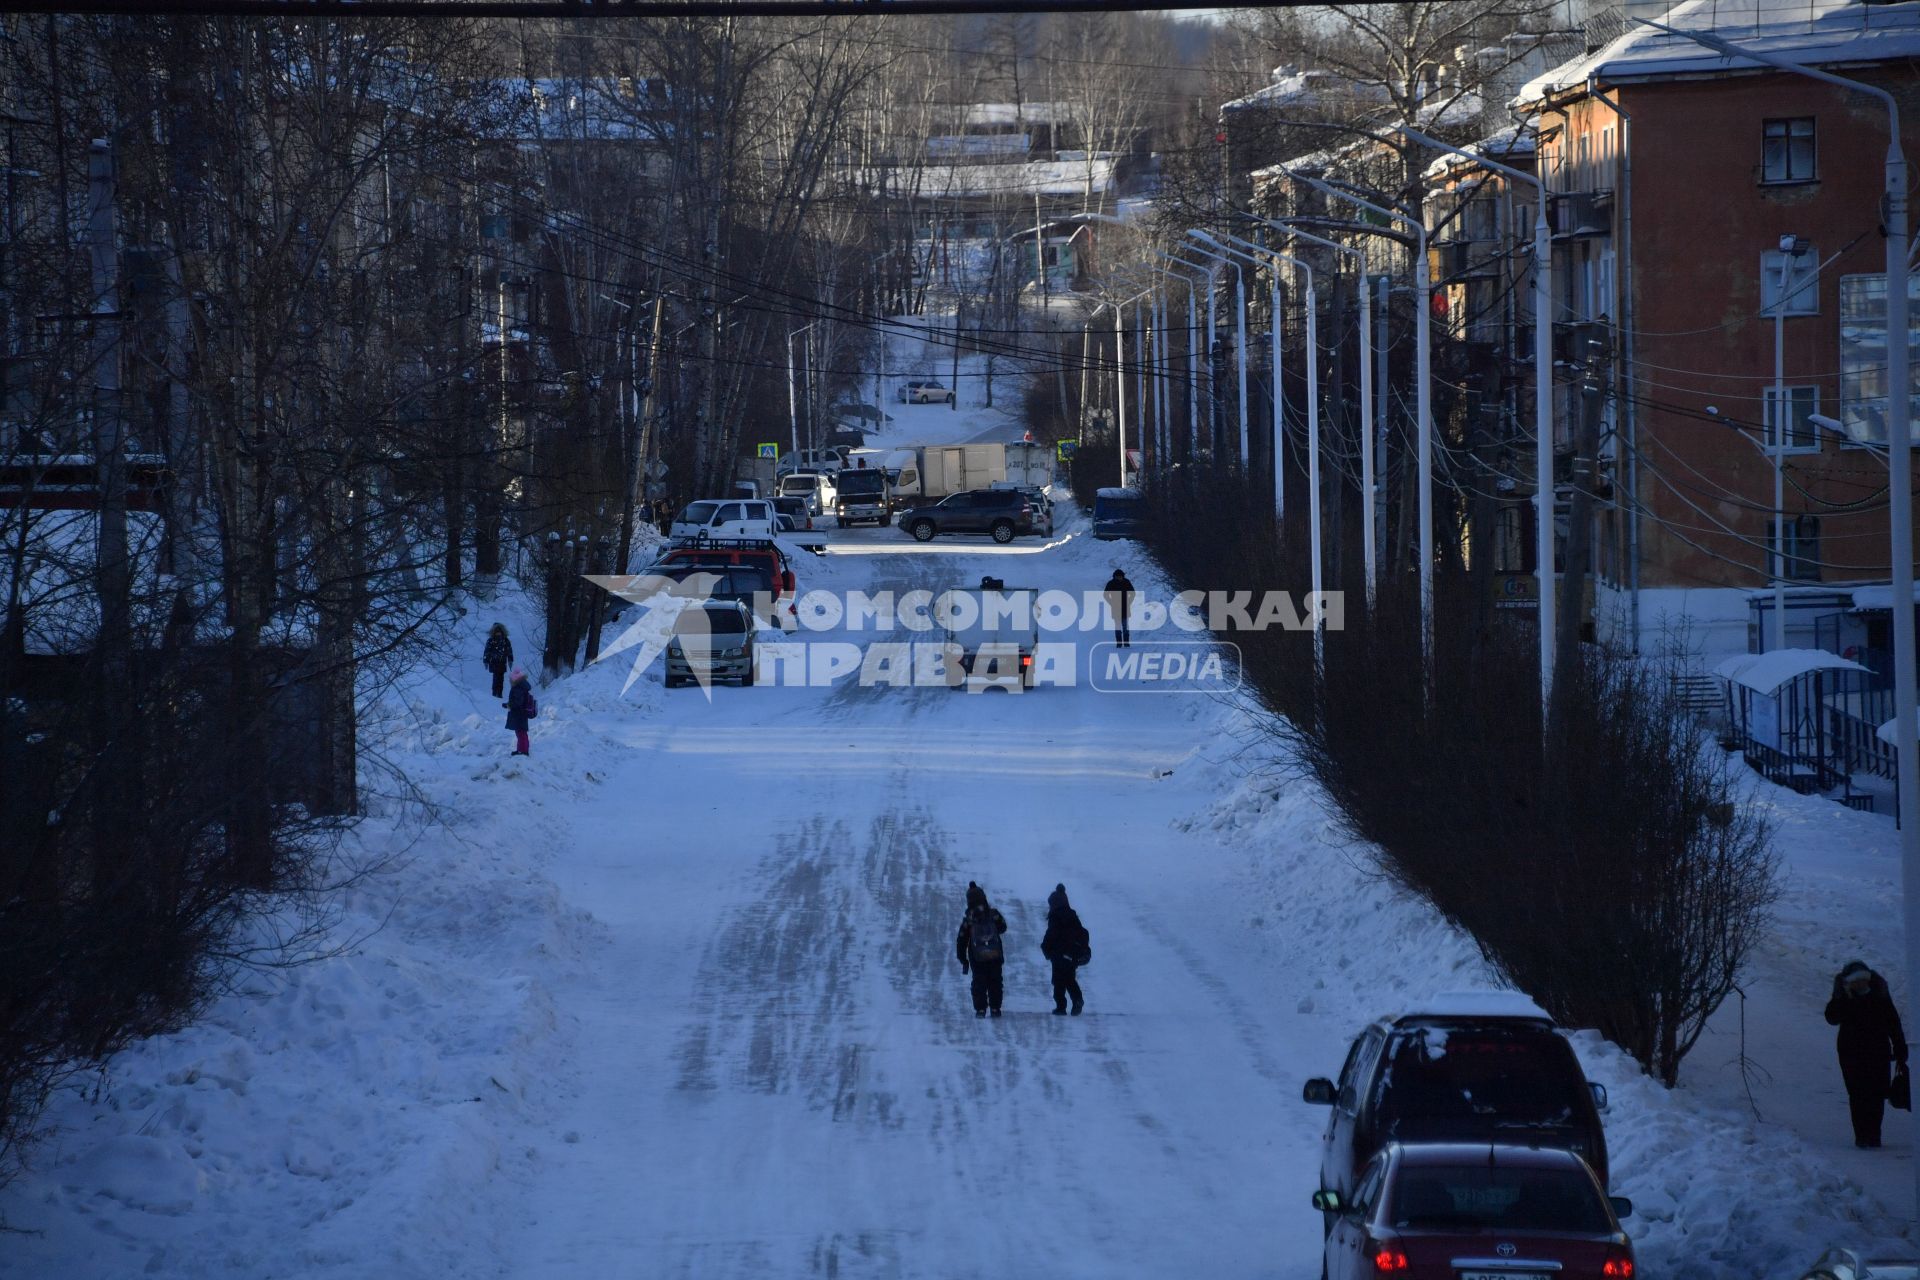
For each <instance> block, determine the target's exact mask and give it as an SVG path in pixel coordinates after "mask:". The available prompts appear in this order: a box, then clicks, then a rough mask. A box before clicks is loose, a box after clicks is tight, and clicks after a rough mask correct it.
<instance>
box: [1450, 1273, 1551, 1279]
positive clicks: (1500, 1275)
mask: <svg viewBox="0 0 1920 1280" xmlns="http://www.w3.org/2000/svg"><path fill="white" fill-rule="evenodd" d="M1459 1280H1553V1277H1552V1276H1551V1275H1549V1274H1548V1273H1547V1272H1545V1271H1462V1272H1460V1273H1459Z"/></svg>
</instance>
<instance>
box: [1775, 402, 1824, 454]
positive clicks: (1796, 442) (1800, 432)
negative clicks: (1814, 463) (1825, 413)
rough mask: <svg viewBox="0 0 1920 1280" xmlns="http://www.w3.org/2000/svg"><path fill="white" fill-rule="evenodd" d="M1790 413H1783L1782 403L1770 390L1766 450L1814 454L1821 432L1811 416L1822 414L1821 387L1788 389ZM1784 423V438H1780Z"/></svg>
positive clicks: (1818, 445)
mask: <svg viewBox="0 0 1920 1280" xmlns="http://www.w3.org/2000/svg"><path fill="white" fill-rule="evenodd" d="M1783 389H1784V390H1785V392H1786V403H1787V411H1786V413H1785V414H1784V415H1783V414H1782V413H1781V412H1780V400H1779V398H1778V397H1776V396H1775V395H1774V389H1773V388H1772V387H1768V388H1767V394H1766V420H1767V447H1768V448H1769V449H1784V450H1785V451H1786V452H1788V453H1812V452H1817V451H1818V450H1819V448H1820V432H1819V430H1818V428H1816V427H1815V426H1814V425H1813V422H1812V415H1813V414H1816V413H1818V412H1820V388H1819V387H1786V388H1783ZM1783 423H1784V425H1785V428H1786V432H1785V438H1784V439H1782V438H1781V426H1782V424H1783Z"/></svg>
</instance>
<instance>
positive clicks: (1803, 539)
mask: <svg viewBox="0 0 1920 1280" xmlns="http://www.w3.org/2000/svg"><path fill="white" fill-rule="evenodd" d="M1767 526H1768V528H1767V559H1768V563H1769V564H1773V563H1776V562H1777V563H1778V564H1779V566H1780V576H1781V577H1782V578H1785V579H1787V580H1788V581H1790V582H1818V581H1820V517H1819V516H1788V517H1787V518H1786V519H1785V520H1783V521H1780V522H1778V523H1776V522H1775V521H1774V520H1773V519H1771V518H1769V519H1768V521H1767ZM1782 535H1784V536H1782Z"/></svg>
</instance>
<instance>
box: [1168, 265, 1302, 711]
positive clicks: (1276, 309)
mask: <svg viewBox="0 0 1920 1280" xmlns="http://www.w3.org/2000/svg"><path fill="white" fill-rule="evenodd" d="M1187 234H1189V235H1191V236H1194V237H1195V238H1197V239H1199V240H1201V241H1203V242H1205V243H1207V244H1210V245H1213V246H1215V247H1216V248H1219V249H1222V250H1225V249H1226V248H1227V246H1226V245H1224V244H1221V243H1220V241H1219V240H1216V239H1214V238H1213V237H1212V236H1210V235H1208V234H1207V233H1205V232H1204V231H1190V232H1188V233H1187ZM1222 235H1223V236H1224V238H1225V239H1226V240H1227V241H1229V242H1230V243H1232V244H1233V245H1234V246H1236V247H1237V248H1238V250H1239V251H1240V252H1242V253H1245V254H1250V255H1251V254H1264V255H1266V257H1267V258H1269V259H1270V260H1271V261H1272V262H1273V264H1274V273H1273V276H1274V283H1273V298H1274V314H1273V325H1274V329H1275V331H1276V332H1277V331H1278V330H1279V327H1280V270H1279V264H1280V263H1282V262H1291V263H1292V264H1293V265H1294V266H1296V267H1298V268H1300V270H1302V271H1304V272H1305V273H1306V276H1307V306H1306V311H1307V558H1308V560H1309V561H1310V564H1311V568H1310V570H1309V590H1311V591H1312V592H1313V671H1314V675H1315V676H1316V677H1318V676H1319V675H1320V674H1321V673H1322V671H1323V670H1324V668H1325V664H1326V636H1327V631H1326V625H1325V622H1324V620H1323V619H1324V617H1325V608H1324V605H1323V603H1322V602H1323V600H1324V596H1323V594H1322V586H1323V584H1322V581H1321V568H1320V566H1321V559H1322V557H1321V555H1320V505H1321V504H1320V328H1319V320H1318V315H1319V310H1320V308H1319V305H1318V299H1317V298H1316V297H1315V296H1314V287H1313V266H1312V264H1310V263H1308V262H1306V261H1304V260H1302V259H1300V258H1296V257H1294V256H1293V255H1292V254H1287V253H1281V252H1280V251H1279V250H1277V249H1272V248H1269V247H1268V246H1266V245H1263V244H1254V243H1253V242H1252V241H1250V240H1242V239H1241V238H1240V237H1239V236H1230V235H1226V234H1225V233H1224V232H1223V233H1222ZM1274 390H1275V394H1276V396H1277V395H1278V392H1279V388H1278V385H1277V384H1276V386H1275V388H1274Z"/></svg>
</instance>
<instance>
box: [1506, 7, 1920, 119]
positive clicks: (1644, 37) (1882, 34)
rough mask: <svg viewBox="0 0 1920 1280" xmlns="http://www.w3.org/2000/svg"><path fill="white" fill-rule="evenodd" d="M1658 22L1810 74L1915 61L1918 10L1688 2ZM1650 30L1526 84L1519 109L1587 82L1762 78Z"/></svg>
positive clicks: (1750, 67)
mask: <svg viewBox="0 0 1920 1280" xmlns="http://www.w3.org/2000/svg"><path fill="white" fill-rule="evenodd" d="M1661 21H1663V22H1664V23H1665V24H1666V25H1667V26H1670V27H1674V28H1676V29H1678V30H1682V31H1700V32H1704V33H1710V34H1712V35H1715V36H1718V37H1719V38H1721V39H1722V40H1726V41H1728V42H1730V43H1732V44H1736V45H1740V46H1742V47H1745V48H1751V49H1753V50H1754V51H1756V52H1759V53H1768V54H1773V55H1775V56H1776V57H1784V58H1790V59H1792V60H1793V61H1795V62H1802V63H1807V64H1810V65H1813V66H1833V65H1835V64H1840V63H1853V62H1882V61H1888V60H1892V59H1902V58H1912V57H1915V56H1920V2H1916V0H1908V3H1905V4H1861V3H1858V2H1857V0H1852V2H1848V0H1688V3H1685V4H1681V5H1676V6H1675V7H1674V8H1673V9H1672V10H1670V11H1669V12H1668V13H1667V15H1666V17H1665V18H1663V19H1662V20H1661ZM1766 69H1767V68H1766V67H1764V66H1763V65H1762V64H1760V63H1756V62H1752V61H1746V60H1738V59H1732V58H1729V57H1728V56H1727V55H1725V54H1722V53H1717V52H1715V51H1714V50H1712V49H1708V48H1705V47H1704V46H1702V45H1698V44H1695V43H1693V42H1692V41H1691V40H1687V39H1684V38H1682V37H1679V36H1673V35H1668V34H1667V33H1666V32H1664V31H1655V30H1653V29H1652V28H1650V27H1641V26H1629V28H1628V30H1627V33H1626V34H1625V35H1623V36H1621V37H1619V38H1618V39H1616V40H1614V41H1613V42H1612V43H1610V44H1608V45H1606V46H1605V47H1603V48H1601V49H1600V50H1598V51H1597V52H1595V53H1590V54H1587V55H1585V56H1583V57H1579V58H1575V59H1573V60H1572V61H1570V62H1564V63H1562V64H1560V65H1559V66H1557V67H1555V68H1553V70H1551V71H1548V72H1547V73H1546V74H1544V75H1541V76H1537V77H1535V78H1534V79H1533V80H1530V81H1529V82H1527V84H1526V85H1524V86H1523V87H1522V88H1521V90H1520V92H1519V93H1518V94H1517V95H1516V96H1515V98H1514V101H1515V102H1517V103H1529V102H1537V101H1539V100H1540V99H1542V98H1545V97H1549V96H1551V95H1553V94H1557V93H1560V92H1562V91H1564V90H1567V89H1574V88H1578V87H1580V86H1581V85H1584V84H1585V83H1586V82H1587V81H1588V79H1589V78H1597V79H1600V80H1605V81H1609V82H1612V83H1619V82H1622V81H1633V80H1651V79H1664V78H1667V77H1701V76H1717V75H1726V74H1729V73H1731V72H1746V71H1755V70H1766Z"/></svg>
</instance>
